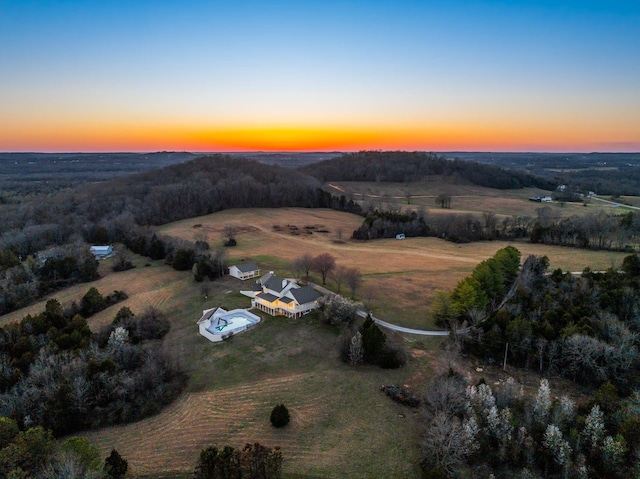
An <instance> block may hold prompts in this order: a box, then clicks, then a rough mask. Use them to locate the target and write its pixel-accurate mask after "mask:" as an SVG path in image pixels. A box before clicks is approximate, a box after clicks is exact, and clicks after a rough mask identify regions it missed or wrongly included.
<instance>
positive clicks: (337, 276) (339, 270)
mask: <svg viewBox="0 0 640 479" xmlns="http://www.w3.org/2000/svg"><path fill="white" fill-rule="evenodd" d="M347 274H348V271H347V268H345V267H344V266H338V267H336V269H335V270H334V271H333V274H332V275H331V277H332V278H333V280H334V281H335V282H336V285H337V286H338V294H340V288H341V286H342V283H344V281H345V279H346V278H347Z"/></svg>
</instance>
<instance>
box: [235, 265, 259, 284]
mask: <svg viewBox="0 0 640 479" xmlns="http://www.w3.org/2000/svg"><path fill="white" fill-rule="evenodd" d="M229 276H233V277H234V278H238V279H241V280H245V279H249V278H257V277H258V276H260V268H259V267H258V266H257V265H256V264H254V263H244V264H234V265H233V266H229Z"/></svg>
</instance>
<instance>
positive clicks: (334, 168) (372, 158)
mask: <svg viewBox="0 0 640 479" xmlns="http://www.w3.org/2000/svg"><path fill="white" fill-rule="evenodd" d="M301 171H303V172H305V173H308V174H310V175H312V176H314V177H315V178H317V179H319V180H320V181H322V182H323V183H324V182H327V181H393V182H410V181H419V180H422V179H423V178H425V177H428V176H433V175H444V176H451V177H458V178H461V179H463V180H466V181H469V182H471V183H473V184H475V185H479V186H487V187H489V188H499V189H513V188H524V187H529V186H530V187H536V188H541V189H545V190H551V189H553V188H555V186H556V185H555V184H554V183H552V182H551V181H549V180H546V179H543V178H540V177H536V176H533V175H530V174H528V173H523V172H519V171H514V170H506V169H503V168H499V167H497V166H493V165H486V164H481V163H476V162H473V161H461V160H457V159H456V160H448V159H446V158H444V157H442V156H438V155H436V154H434V153H423V152H408V151H360V152H357V153H345V154H342V155H341V156H339V157H337V158H332V159H330V160H325V161H321V162H318V163H314V164H311V165H309V166H305V167H304V168H301Z"/></svg>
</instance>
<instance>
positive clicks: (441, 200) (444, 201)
mask: <svg viewBox="0 0 640 479" xmlns="http://www.w3.org/2000/svg"><path fill="white" fill-rule="evenodd" d="M436 204H437V205H438V206H440V208H451V195H448V194H446V193H440V194H439V195H438V196H436Z"/></svg>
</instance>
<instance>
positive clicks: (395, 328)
mask: <svg viewBox="0 0 640 479" xmlns="http://www.w3.org/2000/svg"><path fill="white" fill-rule="evenodd" d="M307 284H309V285H310V286H313V287H314V288H315V289H316V290H317V291H319V292H321V293H322V294H335V293H334V292H333V291H330V290H328V289H327V288H325V287H323V286H320V285H319V284H315V283H312V282H309V283H307ZM358 316H361V317H363V318H366V317H367V312H366V311H363V310H361V309H360V310H358ZM371 319H373V321H374V323H376V324H379V325H380V326H382V327H383V328H387V329H391V330H393V331H398V332H400V333H406V334H417V335H419V336H449V331H437V330H428V329H412V328H405V327H404V326H398V325H396V324H392V323H389V322H387V321H383V320H382V319H380V318H376V317H375V316H374V315H373V314H371Z"/></svg>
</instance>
